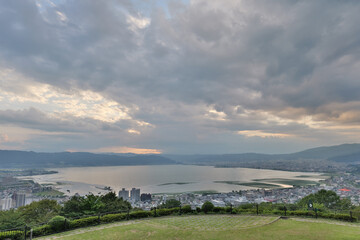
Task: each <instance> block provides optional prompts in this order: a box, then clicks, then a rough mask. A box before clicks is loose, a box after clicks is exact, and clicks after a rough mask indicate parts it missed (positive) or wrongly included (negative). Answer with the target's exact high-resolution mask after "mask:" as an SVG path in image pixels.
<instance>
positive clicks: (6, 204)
mask: <svg viewBox="0 0 360 240" xmlns="http://www.w3.org/2000/svg"><path fill="white" fill-rule="evenodd" d="M0 206H1V207H0V210H2V211H6V210H9V209H11V207H12V199H11V198H9V197H7V198H3V199H1V200H0Z"/></svg>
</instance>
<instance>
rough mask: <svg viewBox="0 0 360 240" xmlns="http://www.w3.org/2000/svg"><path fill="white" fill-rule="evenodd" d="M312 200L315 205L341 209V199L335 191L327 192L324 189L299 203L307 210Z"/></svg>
mask: <svg viewBox="0 0 360 240" xmlns="http://www.w3.org/2000/svg"><path fill="white" fill-rule="evenodd" d="M309 200H311V201H312V202H313V203H314V204H315V203H318V204H323V205H324V206H325V207H326V208H328V209H335V208H339V207H340V203H341V201H340V197H339V196H338V195H337V194H336V193H335V192H334V191H326V190H324V189H322V190H320V191H318V192H317V193H315V194H310V195H308V196H306V197H304V198H303V199H301V200H300V201H299V203H298V205H299V206H301V207H302V208H307V204H308V202H309Z"/></svg>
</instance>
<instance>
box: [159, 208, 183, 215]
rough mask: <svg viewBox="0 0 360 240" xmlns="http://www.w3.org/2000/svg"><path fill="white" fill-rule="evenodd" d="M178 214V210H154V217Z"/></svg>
mask: <svg viewBox="0 0 360 240" xmlns="http://www.w3.org/2000/svg"><path fill="white" fill-rule="evenodd" d="M177 212H179V208H168V209H167V208H161V209H158V210H156V215H157V216H169V215H172V214H174V213H177Z"/></svg>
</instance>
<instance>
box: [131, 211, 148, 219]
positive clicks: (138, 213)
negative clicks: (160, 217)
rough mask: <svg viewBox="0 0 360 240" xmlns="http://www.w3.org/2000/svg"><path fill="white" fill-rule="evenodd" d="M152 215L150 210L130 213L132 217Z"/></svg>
mask: <svg viewBox="0 0 360 240" xmlns="http://www.w3.org/2000/svg"><path fill="white" fill-rule="evenodd" d="M150 216H151V212H150V211H136V212H131V213H130V216H129V217H130V219H138V218H147V217H150Z"/></svg>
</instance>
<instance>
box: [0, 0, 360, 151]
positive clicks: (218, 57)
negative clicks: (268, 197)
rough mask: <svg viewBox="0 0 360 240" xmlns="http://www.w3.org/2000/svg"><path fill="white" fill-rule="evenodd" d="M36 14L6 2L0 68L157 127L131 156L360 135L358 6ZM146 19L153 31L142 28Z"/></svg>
mask: <svg viewBox="0 0 360 240" xmlns="http://www.w3.org/2000/svg"><path fill="white" fill-rule="evenodd" d="M155 2H156V1H155ZM38 3H40V4H41V6H37V5H36V1H26V2H24V1H5V0H3V1H0V6H1V7H0V32H1V36H2V37H0V66H1V67H6V68H14V69H16V71H18V72H19V73H21V74H23V75H24V76H27V77H29V78H32V79H34V80H35V81H39V82H42V83H46V84H50V85H52V86H57V87H59V88H61V89H64V90H65V91H70V92H71V89H73V88H76V89H83V90H91V91H95V92H99V93H101V94H102V95H103V96H106V97H107V98H109V99H114V100H115V101H117V102H118V103H120V104H122V105H125V106H129V107H130V108H131V107H134V108H137V109H138V110H137V111H132V113H131V115H132V118H133V120H136V119H138V120H143V121H145V122H149V123H151V124H153V125H154V126H155V127H154V128H153V130H152V131H145V132H144V133H143V134H144V135H142V137H143V138H142V139H140V138H127V137H126V136H125V135H124V139H123V140H124V141H121V142H122V143H124V144H126V142H128V143H130V144H132V145H136V146H138V147H139V146H141V145H142V146H145V145H146V146H149V145H151V146H152V147H154V148H160V149H164V150H165V151H166V150H168V151H175V150H174V149H175V148H176V147H178V148H179V149H190V148H191V150H189V152H193V151H195V150H196V146H202V147H201V149H202V150H201V151H205V150H206V146H209V149H210V148H212V146H215V145H216V144H217V145H219V143H222V144H221V146H220V148H219V151H228V150H229V149H232V148H233V147H234V145H238V144H240V143H241V144H245V145H246V146H249V145H250V143H251V144H253V143H254V142H252V141H253V140H249V139H248V138H243V137H241V136H239V135H236V134H234V133H235V132H237V131H244V130H250V131H255V130H260V131H263V132H272V133H285V134H291V135H294V136H297V137H299V138H304V139H310V138H315V139H316V138H318V142H319V143H322V141H324V143H327V142H329V141H328V139H327V137H328V136H327V135H326V134H327V133H326V131H327V130H326V129H323V130H321V129H316V130H314V129H313V128H312V127H311V126H310V125H309V124H307V123H305V122H302V119H303V118H306V117H311V118H312V121H321V122H324V121H325V122H329V124H330V125H331V124H334V125H351V124H352V125H358V124H359V118H357V117H356V113H358V104H357V103H358V102H359V101H360V95H359V94H358V92H359V90H360V81H359V80H358V77H359V74H360V68H359V66H360V25H359V24H358V23H359V22H360V15H359V14H358V13H359V11H360V2H358V1H290V0H289V1H285V0H284V1H262V0H255V1H231V2H230V1H225V2H224V1H192V2H191V3H189V4H186V3H180V2H170V3H168V5H167V6H166V7H163V8H162V7H159V5H156V4H154V2H150V3H141V2H138V1H75V0H73V1H71V0H69V1H60V2H59V3H57V2H56V4H57V5H56V6H53V5H51V4H50V5H49V4H45V1H44V2H42V1H39V2H38ZM146 4H147V5H146ZM129 16H131V17H132V18H130V17H129ZM131 19H132V20H131ZM134 19H135V20H134ZM146 19H148V20H149V21H150V23H149V24H148V25H147V26H146V27H136V26H135V25H134V24H135V22H134V21H138V22H137V23H141V21H145V20H146ZM0 87H1V86H0ZM211 109H213V110H216V111H217V112H215V113H214V112H213V113H209V110H211ZM0 115H1V122H3V123H5V122H6V123H7V122H10V121H13V123H14V124H15V123H17V124H19V125H22V126H27V127H29V128H38V127H37V126H40V125H41V126H43V127H42V128H44V130H46V131H56V130H54V129H58V130H61V131H68V130H67V129H69V131H74V132H76V131H80V132H84V131H91V130H90V129H92V131H95V132H103V130H104V129H105V130H106V129H110V130H112V129H114V128H115V129H119V131H120V132H121V131H123V132H126V131H124V129H129V128H132V127H133V126H134V123H133V122H131V121H128V122H127V123H126V121H122V122H121V123H120V122H118V123H112V124H110V123H102V122H101V121H94V120H92V119H82V120H81V121H80V122H78V121H75V120H76V119H70V117H69V118H68V120H60V119H57V120H56V121H55V122H54V119H52V120H51V119H49V118H48V116H47V115H44V113H42V112H37V110H35V109H28V110H23V111H14V110H11V109H10V110H3V111H1V112H0ZM220 115H221V116H223V118H224V119H222V120H219V119H216V118H217V117H220ZM270 115H271V116H270ZM275 117H279V118H281V119H282V122H281V121H280V120H279V119H272V118H275ZM31 119H37V120H36V122H34V121H35V120H32V121H30V120H31ZM285 120H286V121H287V122H286V123H284V121H285ZM49 122H54V124H53V125H52V124H49ZM39 123H41V124H39ZM55 125H56V126H63V127H62V129H59V127H55ZM46 126H48V127H46ZM45 128H46V129H45ZM52 129H53V130H52ZM124 134H125V133H124ZM332 134H336V133H332ZM315 135H316V136H318V137H315ZM174 136H176V137H174ZM216 136H218V137H216ZM212 138H215V139H217V141H215V142H213V141H214V140H213V139H212ZM169 139H171V140H169ZM194 139H197V140H194ZM347 140H348V139H347V138H346V137H342V138H341V141H347ZM257 141H258V142H259V145H264V144H265V145H266V139H260V140H259V139H258V140H257ZM277 141H282V140H276V141H275V140H273V142H277ZM301 141H302V140H298V143H299V145H301V146H304V145H305V143H304V142H302V143H301ZM304 141H305V140H304ZM295 142H296V141H295V140H294V144H293V146H295ZM155 143H156V144H155ZM192 144H193V145H192ZM270 145H271V144H270ZM270 145H269V146H270ZM175 146H176V147H175ZM190 146H194V147H190ZM271 146H273V145H271ZM269 148H270V147H269ZM199 149H200V147H199Z"/></svg>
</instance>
